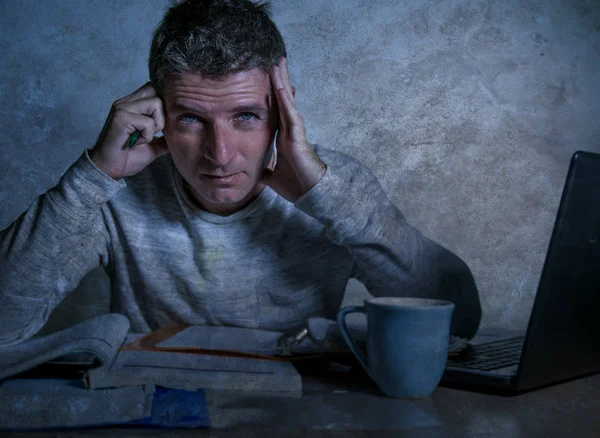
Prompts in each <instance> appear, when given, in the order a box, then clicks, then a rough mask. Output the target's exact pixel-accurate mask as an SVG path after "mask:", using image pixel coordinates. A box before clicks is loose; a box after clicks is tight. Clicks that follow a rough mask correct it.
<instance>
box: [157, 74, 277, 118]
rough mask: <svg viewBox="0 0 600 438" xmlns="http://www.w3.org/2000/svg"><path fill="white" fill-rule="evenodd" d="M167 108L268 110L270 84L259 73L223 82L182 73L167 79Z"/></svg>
mask: <svg viewBox="0 0 600 438" xmlns="http://www.w3.org/2000/svg"><path fill="white" fill-rule="evenodd" d="M164 101H165V105H166V106H167V108H169V109H171V110H177V109H181V110H183V109H185V108H186V107H187V108H188V109H198V110H205V111H215V110H227V109H228V108H229V107H231V106H232V105H240V104H244V105H248V104H255V105H264V106H266V107H267V108H269V107H270V106H271V80H270V77H269V75H268V74H267V73H265V72H263V71H262V70H260V69H252V70H248V71H243V72H238V73H232V74H230V75H228V76H226V77H224V78H220V79H211V78H206V77H204V76H202V75H200V74H195V73H184V74H183V75H181V76H168V77H167V78H165V83H164Z"/></svg>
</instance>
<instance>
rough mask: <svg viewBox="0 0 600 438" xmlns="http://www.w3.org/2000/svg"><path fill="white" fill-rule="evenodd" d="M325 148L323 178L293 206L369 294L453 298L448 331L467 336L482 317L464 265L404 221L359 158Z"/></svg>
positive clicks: (471, 280)
mask: <svg viewBox="0 0 600 438" xmlns="http://www.w3.org/2000/svg"><path fill="white" fill-rule="evenodd" d="M330 152H331V151H329V152H328V155H329V157H327V158H328V159H329V160H331V161H330V162H328V161H327V158H325V157H322V158H324V162H325V163H326V164H327V166H328V170H327V172H330V173H326V174H325V176H324V177H323V179H322V180H321V181H320V182H319V183H318V184H317V185H316V186H315V187H313V189H312V190H311V191H310V192H308V193H307V194H305V195H304V196H303V197H301V198H300V199H299V200H298V201H297V202H296V206H297V207H298V208H300V209H301V210H303V211H305V212H306V213H308V214H310V215H311V216H313V217H315V218H316V219H317V220H319V221H320V222H321V223H322V224H323V225H324V226H325V229H326V233H327V236H328V237H329V238H330V239H331V240H332V241H333V242H335V243H336V244H338V245H341V246H344V247H345V248H346V249H347V250H348V252H349V253H350V255H351V256H352V257H353V258H354V260H355V262H356V268H355V273H354V274H355V275H354V276H355V277H356V278H357V279H358V280H360V281H361V282H363V283H364V284H365V286H366V287H367V289H368V290H369V292H370V293H371V294H372V295H374V296H412V297H428V298H438V299H445V300H449V301H452V302H454V303H455V306H456V307H455V311H454V316H453V323H452V333H453V334H455V335H458V336H462V337H467V338H470V337H472V336H473V335H474V334H475V332H476V331H477V328H478V326H479V322H480V320H481V306H480V302H479V295H478V293H477V287H476V285H475V281H474V279H473V276H472V274H471V272H470V270H469V268H468V267H467V265H466V264H465V263H464V262H463V261H462V260H461V259H460V258H459V257H457V256H456V255H455V254H453V253H452V252H450V251H449V250H447V249H446V248H444V247H442V246H441V245H439V244H437V243H435V242H433V241H432V240H430V239H427V238H426V237H425V236H423V234H422V233H421V232H420V231H419V230H417V229H416V228H414V227H413V226H411V225H410V224H408V223H407V222H406V220H405V218H404V217H403V215H402V213H401V212H400V211H399V210H398V209H397V208H396V207H395V206H394V205H393V204H392V203H391V202H390V201H389V199H388V198H387V196H386V195H385V193H384V191H383V189H382V188H381V185H380V184H379V182H378V181H377V179H376V178H375V177H374V176H373V175H372V174H371V173H370V172H369V171H368V169H366V168H365V167H364V166H362V165H361V164H360V163H358V162H356V160H352V159H349V160H348V159H342V158H341V157H337V156H336V154H331V153H330Z"/></svg>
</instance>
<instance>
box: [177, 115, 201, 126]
mask: <svg viewBox="0 0 600 438" xmlns="http://www.w3.org/2000/svg"><path fill="white" fill-rule="evenodd" d="M188 117H191V118H192V119H196V120H198V118H197V117H196V116H192V115H191V114H186V115H183V116H181V119H185V118H188ZM181 119H180V120H181ZM184 123H188V122H184ZM191 123H193V122H191ZM188 124H189V123H188Z"/></svg>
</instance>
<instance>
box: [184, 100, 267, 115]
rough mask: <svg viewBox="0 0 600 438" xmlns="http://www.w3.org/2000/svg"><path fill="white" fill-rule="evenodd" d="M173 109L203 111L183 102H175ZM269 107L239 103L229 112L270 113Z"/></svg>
mask: <svg viewBox="0 0 600 438" xmlns="http://www.w3.org/2000/svg"><path fill="white" fill-rule="evenodd" d="M173 110H176V111H191V112H194V113H201V112H202V111H200V110H199V109H198V108H193V107H191V106H188V105H185V104H183V103H181V102H175V103H174V104H173ZM268 111H269V110H268V108H267V107H266V106H264V105H260V104H250V105H238V106H236V107H234V108H231V109H230V110H229V112H232V113H262V114H265V113H268Z"/></svg>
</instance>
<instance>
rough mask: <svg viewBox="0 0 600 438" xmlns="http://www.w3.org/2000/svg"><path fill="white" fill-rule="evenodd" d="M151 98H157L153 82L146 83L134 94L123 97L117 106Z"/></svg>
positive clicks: (118, 100) (117, 101)
mask: <svg viewBox="0 0 600 438" xmlns="http://www.w3.org/2000/svg"><path fill="white" fill-rule="evenodd" d="M149 97H156V90H155V89H154V86H153V85H152V82H146V83H145V84H144V85H142V86H141V87H140V88H138V89H137V90H135V91H134V92H133V93H131V94H128V95H127V96H123V97H121V98H120V99H117V100H116V101H115V104H117V103H121V102H132V101H134V100H140V99H147V98H149Z"/></svg>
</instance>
